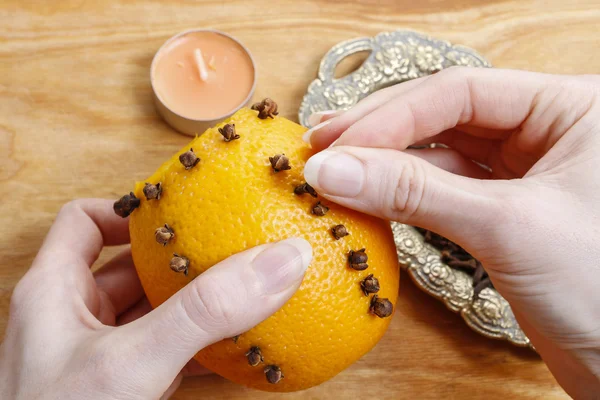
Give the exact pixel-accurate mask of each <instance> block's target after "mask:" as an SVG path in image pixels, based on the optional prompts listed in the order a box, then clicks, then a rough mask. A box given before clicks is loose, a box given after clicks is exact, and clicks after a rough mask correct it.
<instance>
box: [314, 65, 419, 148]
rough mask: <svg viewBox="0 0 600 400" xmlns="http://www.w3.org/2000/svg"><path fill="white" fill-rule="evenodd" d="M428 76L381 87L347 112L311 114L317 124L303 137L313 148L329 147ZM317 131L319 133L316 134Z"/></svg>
mask: <svg viewBox="0 0 600 400" xmlns="http://www.w3.org/2000/svg"><path fill="white" fill-rule="evenodd" d="M428 78H429V76H427V77H423V78H419V79H414V80H410V81H407V82H403V83H400V84H397V85H394V86H390V87H388V88H385V89H381V90H379V91H377V92H375V93H373V94H372V95H370V96H368V97H365V98H364V99H363V100H361V101H360V102H358V103H357V104H356V105H355V106H354V107H352V108H351V109H350V110H348V111H345V112H337V113H334V114H328V113H326V114H324V115H323V114H322V115H316V116H314V117H313V116H312V115H311V118H310V119H311V120H312V122H313V123H316V124H315V125H313V128H311V129H309V130H308V131H307V132H306V133H305V134H304V136H303V139H304V141H305V142H307V143H310V144H311V146H312V148H313V149H316V150H322V149H324V148H326V147H328V146H329V145H330V144H331V143H332V142H333V141H334V140H336V139H337V138H338V137H340V135H341V134H342V133H343V132H344V131H345V130H346V129H348V128H349V127H350V126H352V125H353V124H354V123H356V122H358V121H359V120H360V119H361V118H364V117H365V116H367V115H368V114H370V113H371V112H373V111H374V110H376V109H377V108H378V107H381V106H382V105H383V104H385V103H387V102H388V101H390V100H392V99H393V98H395V97H397V96H399V95H400V94H402V93H406V92H408V91H410V90H411V89H413V88H414V87H416V86H418V85H420V84H421V83H423V82H424V81H425V80H427V79H428ZM317 131H318V134H314V133H315V132H317Z"/></svg>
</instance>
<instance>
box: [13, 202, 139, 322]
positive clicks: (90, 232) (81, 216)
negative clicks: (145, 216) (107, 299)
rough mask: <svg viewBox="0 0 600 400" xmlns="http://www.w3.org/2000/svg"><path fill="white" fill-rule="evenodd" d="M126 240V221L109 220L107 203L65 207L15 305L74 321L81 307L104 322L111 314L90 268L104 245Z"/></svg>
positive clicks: (111, 212) (57, 218)
mask: <svg viewBox="0 0 600 400" xmlns="http://www.w3.org/2000/svg"><path fill="white" fill-rule="evenodd" d="M128 241H129V230H128V225H127V221H126V220H123V219H121V218H119V217H117V216H116V215H114V213H113V211H112V202H111V201H109V200H101V199H81V200H75V201H72V202H69V203H67V204H65V205H64V206H63V207H62V209H61V210H60V212H59V213H58V216H57V217H56V220H55V222H54V224H53V225H52V227H51V228H50V232H49V233H48V235H47V236H46V239H45V240H44V243H43V244H42V247H41V249H40V251H39V252H38V254H37V256H36V258H35V260H34V262H33V264H32V267H31V269H30V270H29V271H28V272H27V274H26V275H25V277H24V278H23V279H22V280H21V282H20V284H19V288H25V289H24V290H26V291H27V292H29V295H28V296H27V298H26V299H25V300H21V301H20V302H21V303H22V306H23V307H32V310H34V311H35V310H39V309H40V308H44V309H50V310H52V318H54V319H57V318H58V317H59V316H60V317H62V318H65V319H69V320H76V321H79V319H80V317H81V316H82V315H83V314H82V313H81V309H80V308H78V307H80V306H81V305H85V306H86V307H87V308H88V310H89V311H90V312H91V313H92V314H93V315H95V316H98V315H100V314H102V319H103V320H107V318H108V317H109V316H110V309H109V308H107V307H103V306H105V305H106V303H103V300H102V296H99V295H98V292H97V291H96V286H95V282H94V279H93V277H92V274H91V273H90V270H89V268H90V266H91V265H92V263H93V262H94V261H95V260H96V259H97V257H98V254H99V253H100V251H101V250H102V247H103V246H104V245H118V244H123V243H126V242H128ZM19 292H21V290H19V291H18V293H19ZM17 297H18V298H21V297H22V296H17ZM33 298H36V299H37V301H35V302H34V301H32V300H31V299H33ZM81 301H82V302H81ZM57 306H59V308H57ZM108 319H110V318H108ZM96 322H97V321H96Z"/></svg>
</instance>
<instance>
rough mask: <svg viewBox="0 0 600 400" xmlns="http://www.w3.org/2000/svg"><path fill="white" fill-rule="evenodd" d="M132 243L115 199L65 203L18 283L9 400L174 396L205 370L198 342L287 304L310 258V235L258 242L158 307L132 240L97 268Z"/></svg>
mask: <svg viewBox="0 0 600 400" xmlns="http://www.w3.org/2000/svg"><path fill="white" fill-rule="evenodd" d="M128 241H129V233H128V221H127V220H123V219H121V218H119V217H117V216H115V215H114V213H113V211H112V202H110V201H104V200H80V201H75V202H71V203H69V204H67V205H66V206H65V207H63V209H62V210H61V212H60V213H59V215H58V217H57V219H56V222H55V223H54V225H53V226H52V228H51V230H50V232H49V234H48V236H47V237H46V240H45V242H44V244H43V246H42V248H41V249H40V252H39V253H38V255H37V257H36V259H35V260H34V262H33V265H32V266H31V269H30V270H29V271H28V272H27V274H26V275H25V277H24V278H23V279H22V280H21V281H20V282H19V283H18V285H17V287H16V288H15V290H14V292H13V296H12V299H11V305H10V318H9V322H8V328H7V331H6V335H5V340H4V343H3V344H2V346H1V347H0V393H2V398H7V399H58V398H60V399H82V398H85V399H107V398H110V399H128V400H129V399H157V398H168V397H169V396H170V395H171V394H172V393H173V392H174V391H175V390H176V389H177V387H178V386H179V383H180V382H181V379H182V376H183V374H186V373H187V374H189V373H196V372H198V371H199V370H201V368H199V366H198V365H197V364H196V365H195V366H194V365H193V364H190V365H188V366H187V367H186V363H188V361H189V360H190V359H191V358H192V357H193V356H194V354H196V352H198V351H199V350H200V349H202V348H204V347H206V346H208V345H210V344H212V343H214V342H217V341H219V340H222V339H224V338H229V337H233V336H235V335H237V334H240V333H242V332H245V331H247V330H248V329H250V328H252V327H253V326H255V325H256V324H258V323H259V322H261V321H262V320H264V319H266V318H267V317H268V316H270V315H271V314H272V313H274V312H275V311H277V310H278V309H279V308H280V307H281V306H282V305H283V304H284V303H285V302H286V301H287V300H288V299H289V298H290V297H291V296H292V294H293V293H294V292H295V291H296V289H297V288H298V287H299V286H300V283H301V282H302V278H303V276H304V272H305V270H306V268H307V266H308V264H309V262H310V260H311V258H312V250H311V247H310V245H309V244H308V243H307V242H306V241H304V240H303V239H288V240H284V241H282V242H279V243H276V244H268V245H263V246H258V247H255V248H253V249H250V250H248V251H245V252H243V253H240V254H237V255H234V256H232V257H230V258H228V259H226V260H224V261H222V262H220V263H219V264H218V265H216V266H215V267H214V268H211V269H210V270H208V271H206V272H205V273H203V274H202V275H200V276H199V277H197V278H196V279H194V280H193V281H192V282H190V283H189V284H188V285H187V286H186V287H185V288H183V289H182V290H180V291H179V292H178V293H177V294H175V295H174V296H173V297H171V298H170V299H169V300H168V301H166V302H165V303H164V304H162V305H161V306H159V307H158V308H157V309H156V310H154V311H150V306H149V304H148V301H147V300H146V298H145V297H144V293H143V291H142V287H141V285H140V282H139V280H138V278H137V275H136V272H135V269H134V266H133V262H132V260H131V257H130V253H129V250H128V251H126V252H124V253H123V254H121V255H119V256H117V257H116V258H115V259H113V260H112V261H109V262H108V263H107V264H106V265H105V266H103V267H102V268H101V269H100V270H98V271H97V272H96V273H95V274H92V272H91V271H90V266H91V265H92V264H93V263H94V261H95V260H96V259H97V257H98V255H99V253H100V251H101V250H102V247H103V245H107V246H111V245H119V244H124V243H127V242H128ZM144 314H145V315H144Z"/></svg>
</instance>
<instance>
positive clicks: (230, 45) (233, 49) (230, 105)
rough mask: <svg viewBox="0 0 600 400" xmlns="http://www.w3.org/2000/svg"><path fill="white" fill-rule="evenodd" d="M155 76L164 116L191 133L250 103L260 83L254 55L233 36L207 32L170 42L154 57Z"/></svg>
mask: <svg viewBox="0 0 600 400" xmlns="http://www.w3.org/2000/svg"><path fill="white" fill-rule="evenodd" d="M150 76H151V82H152V89H153V91H154V98H155V103H156V106H157V109H158V112H159V113H160V115H161V116H162V117H163V118H164V119H165V120H166V121H167V123H168V124H169V125H171V126H172V127H174V128H175V129H177V130H178V131H180V132H183V133H186V134H190V135H195V134H200V133H202V132H204V130H206V129H207V128H209V127H211V126H213V125H214V124H215V123H217V122H219V121H220V120H223V119H225V118H227V117H229V116H230V115H232V114H233V113H235V112H236V111H237V110H239V109H240V108H241V107H243V106H245V105H247V104H248V103H249V102H250V100H251V98H252V94H253V92H254V86H255V83H256V69H255V66H254V61H253V59H252V56H251V54H250V52H249V51H248V50H247V49H246V48H245V47H244V46H243V45H242V44H241V43H240V42H238V41H237V40H236V39H234V38H233V37H231V36H229V35H227V34H225V33H223V32H219V31H215V30H208V29H201V30H192V31H186V32H183V33H180V34H178V35H176V36H174V37H172V38H171V39H169V40H167V42H166V43H165V44H164V45H163V46H162V47H161V48H160V49H159V50H158V52H157V53H156V55H155V56H154V60H153V61H152V66H151V67H150Z"/></svg>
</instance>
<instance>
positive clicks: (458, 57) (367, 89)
mask: <svg viewBox="0 0 600 400" xmlns="http://www.w3.org/2000/svg"><path fill="white" fill-rule="evenodd" d="M365 50H367V51H370V52H371V54H370V55H369V56H368V58H367V59H366V61H365V62H364V63H363V64H362V65H361V66H360V67H359V68H358V69H357V70H355V71H354V72H352V73H350V74H348V75H346V76H345V77H343V78H339V79H336V78H335V77H334V74H335V69H336V67H337V65H338V64H339V63H340V62H341V61H342V60H343V59H344V58H346V57H348V56H349V55H352V54H355V53H357V52H361V51H365ZM455 65H460V66H467V67H490V66H491V65H490V64H489V63H488V62H487V61H486V60H485V59H484V58H483V57H482V56H480V55H479V54H477V53H476V52H475V51H474V50H472V49H469V48H467V47H463V46H457V45H452V44H450V43H448V42H446V41H442V40H437V39H434V38H431V37H428V36H426V35H422V34H420V33H416V32H413V31H404V30H402V31H395V32H385V33H380V34H379V35H377V36H375V37H373V38H358V39H353V40H349V41H346V42H342V43H339V44H337V45H335V46H334V47H332V48H331V50H329V52H327V54H326V55H325V56H324V57H323V60H322V61H321V64H320V66H319V72H318V77H317V79H315V80H314V81H313V82H312V83H311V84H310V86H309V87H308V91H307V93H306V95H305V96H304V99H303V101H302V105H301V106H300V110H299V113H298V118H299V120H300V123H302V124H303V125H304V126H309V123H308V118H309V117H310V115H311V114H312V113H314V112H318V111H324V110H344V109H348V108H350V107H352V106H353V105H355V104H356V103H358V102H359V101H360V100H361V99H363V98H365V97H367V96H368V95H370V94H371V93H373V92H375V91H377V90H379V89H382V88H385V87H387V86H391V85H393V84H396V83H400V82H404V81H408V80H411V79H415V78H419V77H422V76H426V75H431V74H433V73H435V72H438V71H440V70H442V69H444V68H448V67H451V66H455ZM392 230H393V232H394V240H395V242H396V248H397V253H398V260H399V262H400V264H401V266H402V268H403V269H405V270H406V271H407V272H408V274H409V276H410V277H411V278H412V280H413V281H414V282H415V284H416V285H417V286H418V287H419V288H421V289H422V290H424V291H425V292H426V293H428V294H429V295H431V296H433V297H435V298H437V299H439V300H441V301H443V302H444V303H445V304H446V306H447V307H448V308H449V309H450V310H452V311H454V312H457V313H460V315H461V316H462V317H463V319H464V320H465V322H466V323H467V325H469V326H470V327H471V328H472V329H473V330H475V331H476V332H478V333H480V334H482V335H484V336H486V337H489V338H495V339H504V340H508V341H509V342H510V343H512V344H514V345H517V346H529V347H532V346H531V343H530V342H529V339H528V338H527V336H525V334H524V333H523V331H522V330H521V328H520V327H519V324H518V323H517V321H516V319H515V316H514V314H513V312H512V310H511V308H510V305H509V304H508V302H507V301H506V300H505V299H504V298H503V297H502V296H501V295H500V294H499V293H498V292H497V291H496V290H495V289H493V288H485V289H483V290H482V291H481V292H480V293H479V294H478V295H477V296H475V294H474V289H473V276H471V275H469V274H468V273H466V272H464V271H462V270H459V269H455V268H452V267H450V266H448V265H447V264H445V263H444V262H442V258H441V253H440V251H439V250H438V249H436V248H435V247H433V246H431V245H430V244H428V243H425V241H424V238H423V236H422V235H421V234H420V233H419V232H418V231H417V230H415V229H414V228H412V227H411V226H408V225H404V224H400V223H396V222H393V223H392Z"/></svg>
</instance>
